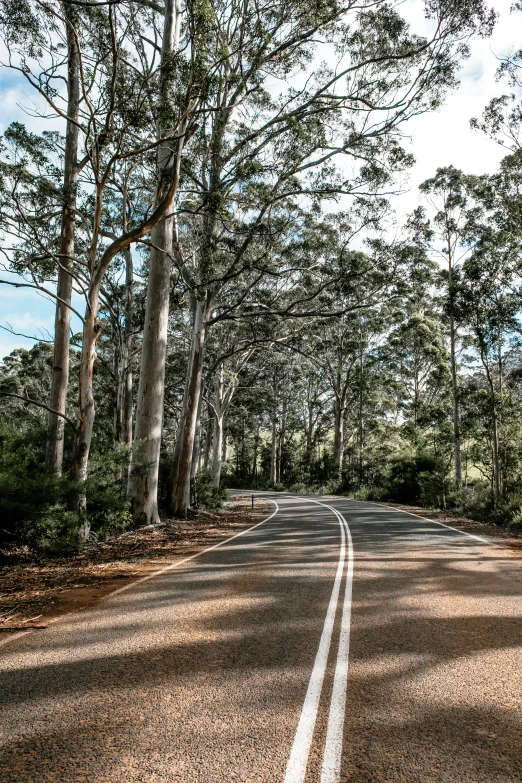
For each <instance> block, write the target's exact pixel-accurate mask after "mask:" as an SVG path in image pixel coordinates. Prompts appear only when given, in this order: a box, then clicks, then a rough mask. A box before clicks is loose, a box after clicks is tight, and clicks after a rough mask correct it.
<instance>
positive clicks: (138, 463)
mask: <svg viewBox="0 0 522 783" xmlns="http://www.w3.org/2000/svg"><path fill="white" fill-rule="evenodd" d="M172 224H173V218H167V219H166V220H163V221H162V222H161V223H159V224H158V225H157V226H156V228H155V229H154V231H153V232H152V242H153V244H154V245H155V247H156V248H158V249H153V250H152V252H151V261H150V270H149V280H148V287H147V301H146V305H145V326H144V330H143V346H142V352H141V364H140V379H139V385H138V402H137V407H136V427H135V432H134V441H135V443H136V444H137V445H136V453H135V456H134V465H133V468H132V472H131V476H130V480H129V494H130V495H131V497H132V511H133V519H134V522H135V524H142V525H145V524H147V525H150V524H156V523H157V522H158V521H159V513H158V473H159V459H160V447H161V435H162V428H163V397H164V391H165V360H166V356H167V329H168V318H169V298H170V271H171V256H170V254H171V252H172V231H173V225H172Z"/></svg>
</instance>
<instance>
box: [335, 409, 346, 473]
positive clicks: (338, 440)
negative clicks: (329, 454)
mask: <svg viewBox="0 0 522 783" xmlns="http://www.w3.org/2000/svg"><path fill="white" fill-rule="evenodd" d="M343 413H344V411H343V406H342V403H341V400H340V399H339V398H338V397H335V401H334V450H333V453H334V461H335V466H336V470H337V478H338V480H339V481H341V479H342V471H343V453H344V416H343Z"/></svg>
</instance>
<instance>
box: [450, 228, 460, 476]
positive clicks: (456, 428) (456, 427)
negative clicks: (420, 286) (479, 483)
mask: <svg viewBox="0 0 522 783" xmlns="http://www.w3.org/2000/svg"><path fill="white" fill-rule="evenodd" d="M448 287H449V297H450V308H451V314H450V368H451V392H452V396H453V450H454V455H455V484H456V487H457V489H462V455H461V437H460V405H459V389H458V377H457V349H456V342H457V340H456V336H457V329H456V326H455V319H454V317H453V256H452V252H451V247H450V244H449V240H448Z"/></svg>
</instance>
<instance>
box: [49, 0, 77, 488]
mask: <svg viewBox="0 0 522 783" xmlns="http://www.w3.org/2000/svg"><path fill="white" fill-rule="evenodd" d="M75 13H76V11H75V10H74V8H73V7H72V6H70V5H69V4H68V3H65V4H64V15H65V19H66V35H67V116H68V118H69V119H68V121H67V128H66V133H65V163H64V177H63V198H64V203H63V214H62V230H61V238H60V255H59V261H60V266H59V268H58V286H57V291H56V293H57V296H58V297H59V298H58V299H57V300H56V313H55V321H54V347H53V372H52V377H51V391H50V395H49V407H50V408H52V409H53V410H55V411H57V412H58V413H62V414H65V410H66V406H67V390H68V387H69V349H70V345H69V342H70V331H71V309H70V304H71V296H72V284H73V278H72V272H73V267H74V261H73V258H74V230H75V224H76V195H77V184H78V164H77V157H78V125H77V124H76V123H75V121H77V120H78V113H79V105H80V84H79V69H80V65H79V61H80V58H79V52H78V45H77V40H76V36H75V34H74V29H73V18H74V14H75ZM64 424H65V421H64V419H63V418H62V417H61V416H57V415H56V414H54V413H49V415H48V419H47V452H46V457H45V461H46V463H47V465H49V467H51V468H52V469H53V470H54V471H55V472H56V473H57V474H58V475H61V473H62V468H63V438H64Z"/></svg>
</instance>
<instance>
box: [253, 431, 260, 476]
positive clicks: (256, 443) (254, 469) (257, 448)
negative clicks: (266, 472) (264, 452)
mask: <svg viewBox="0 0 522 783" xmlns="http://www.w3.org/2000/svg"><path fill="white" fill-rule="evenodd" d="M258 452H259V423H258V424H257V426H256V434H255V435H254V454H253V456H252V478H253V479H254V480H255V479H257V455H258Z"/></svg>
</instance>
